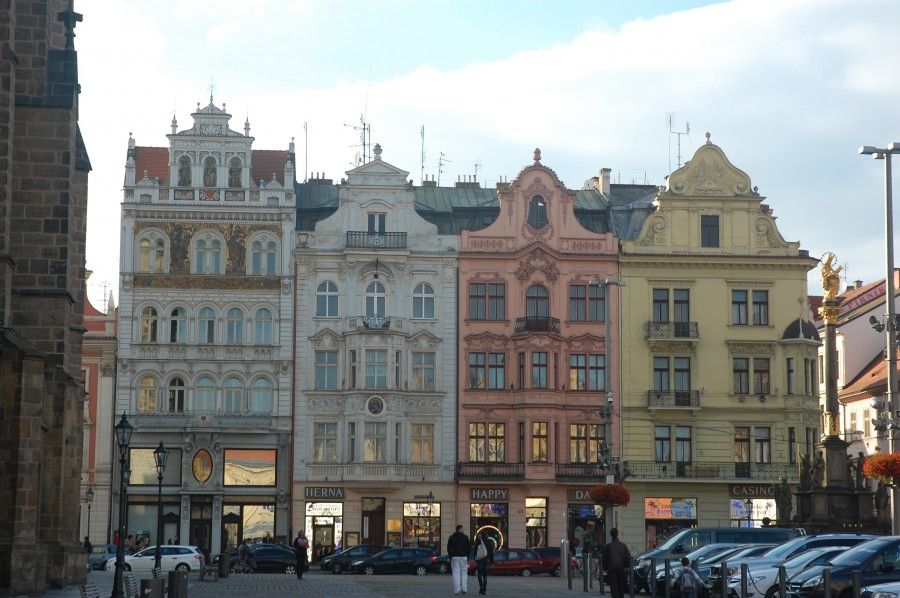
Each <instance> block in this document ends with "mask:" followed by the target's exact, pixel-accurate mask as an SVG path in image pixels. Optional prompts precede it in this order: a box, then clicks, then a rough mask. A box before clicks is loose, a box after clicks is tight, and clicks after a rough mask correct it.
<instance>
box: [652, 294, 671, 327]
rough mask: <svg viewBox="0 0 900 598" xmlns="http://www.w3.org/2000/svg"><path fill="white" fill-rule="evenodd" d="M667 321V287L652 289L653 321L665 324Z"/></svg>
mask: <svg viewBox="0 0 900 598" xmlns="http://www.w3.org/2000/svg"><path fill="white" fill-rule="evenodd" d="M668 321H669V289H653V322H654V323H656V324H665V323H666V322H668Z"/></svg>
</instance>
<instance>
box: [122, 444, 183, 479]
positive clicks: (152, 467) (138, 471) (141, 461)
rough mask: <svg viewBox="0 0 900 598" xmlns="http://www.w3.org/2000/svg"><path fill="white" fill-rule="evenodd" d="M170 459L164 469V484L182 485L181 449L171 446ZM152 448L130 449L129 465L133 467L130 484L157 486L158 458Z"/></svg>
mask: <svg viewBox="0 0 900 598" xmlns="http://www.w3.org/2000/svg"><path fill="white" fill-rule="evenodd" d="M168 450H169V460H168V461H167V465H166V469H165V471H163V479H162V483H163V486H180V485H181V449H180V448H169V449H168ZM153 451H154V449H152V448H133V449H129V450H128V459H129V461H128V465H129V467H130V468H131V478H130V479H129V482H128V483H129V484H132V485H134V486H145V485H146V486H151V485H152V486H156V484H157V482H158V481H159V478H158V477H157V476H158V473H157V471H156V460H155V458H154V457H153Z"/></svg>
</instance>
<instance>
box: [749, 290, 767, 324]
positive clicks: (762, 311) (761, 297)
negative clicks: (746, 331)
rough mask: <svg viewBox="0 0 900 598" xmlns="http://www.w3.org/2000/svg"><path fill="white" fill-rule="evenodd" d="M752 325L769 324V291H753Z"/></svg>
mask: <svg viewBox="0 0 900 598" xmlns="http://www.w3.org/2000/svg"><path fill="white" fill-rule="evenodd" d="M753 323H754V324H755V325H757V326H767V325H768V324H769V291H753Z"/></svg>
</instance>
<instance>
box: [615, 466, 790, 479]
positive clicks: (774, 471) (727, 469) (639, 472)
mask: <svg viewBox="0 0 900 598" xmlns="http://www.w3.org/2000/svg"><path fill="white" fill-rule="evenodd" d="M624 471H625V475H626V477H629V478H635V479H652V480H659V479H676V478H681V479H685V478H686V479H695V480H715V479H724V480H745V479H752V480H754V481H761V480H764V481H770V482H777V481H778V480H779V479H780V478H782V477H784V478H786V479H787V480H788V481H789V482H797V481H799V479H800V470H799V468H798V466H797V465H795V464H792V463H724V462H722V463H715V462H708V461H692V462H686V463H657V462H654V461H625V467H624Z"/></svg>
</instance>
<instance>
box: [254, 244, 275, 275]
mask: <svg viewBox="0 0 900 598" xmlns="http://www.w3.org/2000/svg"><path fill="white" fill-rule="evenodd" d="M276 248H277V245H276V244H275V241H269V242H266V243H264V242H263V241H254V242H253V245H252V246H251V248H250V273H251V274H276V272H275V254H276Z"/></svg>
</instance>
